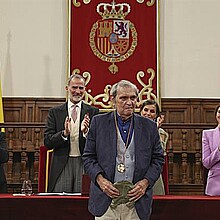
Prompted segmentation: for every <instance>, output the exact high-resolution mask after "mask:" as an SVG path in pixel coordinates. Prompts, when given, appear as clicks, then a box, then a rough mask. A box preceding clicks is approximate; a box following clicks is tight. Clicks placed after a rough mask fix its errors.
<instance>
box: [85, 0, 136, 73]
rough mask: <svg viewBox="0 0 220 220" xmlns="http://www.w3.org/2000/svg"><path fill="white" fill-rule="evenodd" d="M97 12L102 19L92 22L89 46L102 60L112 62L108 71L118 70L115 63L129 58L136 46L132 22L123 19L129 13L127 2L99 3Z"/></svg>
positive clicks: (134, 29) (114, 71) (115, 71)
mask: <svg viewBox="0 0 220 220" xmlns="http://www.w3.org/2000/svg"><path fill="white" fill-rule="evenodd" d="M96 10H97V13H98V14H99V15H101V17H102V19H100V20H98V21H97V22H96V23H95V24H93V26H92V29H91V32H90V38H89V41H90V47H91V49H92V51H93V53H94V54H95V55H96V56H97V57H98V58H99V59H101V60H102V61H105V62H109V63H112V64H111V65H110V66H109V68H108V69H109V71H110V72H111V73H113V74H115V73H117V72H118V66H117V65H116V64H115V63H117V62H121V61H124V60H126V59H127V58H129V57H130V56H131V55H132V54H133V52H134V51H135V48H136V46H137V31H136V28H135V26H134V24H133V23H132V22H131V21H129V20H125V17H126V15H127V14H129V13H130V11H131V7H130V5H129V4H128V3H119V4H116V3H115V1H113V2H112V3H99V4H98V5H97V9H96Z"/></svg>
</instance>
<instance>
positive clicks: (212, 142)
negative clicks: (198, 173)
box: [202, 105, 220, 196]
mask: <svg viewBox="0 0 220 220" xmlns="http://www.w3.org/2000/svg"><path fill="white" fill-rule="evenodd" d="M215 118H216V121H217V123H218V125H217V127H216V128H214V129H209V130H204V131H203V133H202V163H203V166H204V167H205V168H207V169H208V170H209V171H208V177H207V183H206V188H205V194H206V195H209V196H220V105H219V106H217V108H216V110H215Z"/></svg>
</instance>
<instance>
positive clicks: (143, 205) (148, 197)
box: [83, 113, 164, 220]
mask: <svg viewBox="0 0 220 220" xmlns="http://www.w3.org/2000/svg"><path fill="white" fill-rule="evenodd" d="M134 144H135V170H134V178H133V183H134V184H135V183H136V182H138V181H139V180H142V179H143V178H146V179H148V180H149V184H150V185H149V187H148V189H147V190H146V194H145V195H144V196H143V197H142V198H141V199H139V200H138V201H137V202H136V204H135V208H136V210H137V213H138V216H139V217H140V219H145V220H147V219H149V217H150V213H151V205H152V186H153V185H154V183H155V181H156V180H157V179H158V177H159V175H160V173H161V170H162V165H163V163H164V155H163V149H162V147H161V143H160V137H159V134H158V129H157V126H156V124H155V123H154V122H153V121H151V120H149V119H147V118H144V117H141V116H139V115H137V114H134ZM116 156H117V135H116V127H115V123H114V114H113V113H106V114H102V115H97V116H95V117H93V120H92V122H91V125H90V130H89V133H88V136H87V141H86V146H85V150H84V154H83V161H84V168H85V171H86V173H88V175H89V176H90V178H91V180H92V182H91V186H90V199H89V211H90V212H91V213H92V214H93V215H95V216H102V215H103V214H104V213H105V212H106V210H107V209H108V207H109V205H110V203H111V198H110V197H108V196H107V195H106V194H105V193H104V192H102V190H101V189H100V188H99V186H98V184H97V182H96V177H97V175H98V174H99V173H101V174H102V175H103V176H104V177H105V178H106V179H108V180H109V181H111V182H112V183H113V181H114V175H115V164H116Z"/></svg>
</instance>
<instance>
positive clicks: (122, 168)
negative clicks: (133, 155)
mask: <svg viewBox="0 0 220 220" xmlns="http://www.w3.org/2000/svg"><path fill="white" fill-rule="evenodd" d="M118 172H119V173H124V172H125V165H124V164H123V163H120V164H118Z"/></svg>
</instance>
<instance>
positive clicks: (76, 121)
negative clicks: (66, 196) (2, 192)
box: [44, 74, 99, 193]
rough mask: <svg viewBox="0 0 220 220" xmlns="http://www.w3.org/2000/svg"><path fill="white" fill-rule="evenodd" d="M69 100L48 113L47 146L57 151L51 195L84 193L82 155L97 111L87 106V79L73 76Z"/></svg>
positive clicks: (49, 190)
mask: <svg viewBox="0 0 220 220" xmlns="http://www.w3.org/2000/svg"><path fill="white" fill-rule="evenodd" d="M66 90H67V92H68V96H69V98H68V101H67V102H66V103H65V104H62V105H60V106H57V107H54V108H52V109H50V110H49V113H48V120H47V126H46V130H45V134H44V144H45V146H46V147H47V148H48V149H54V152H53V157H52V164H51V169H50V175H49V185H48V192H69V193H72V192H81V185H82V173H83V165H82V157H81V156H82V154H83V150H84V147H85V140H86V139H85V135H86V134H87V132H88V128H89V123H90V119H91V118H92V117H93V116H94V115H95V114H97V113H98V111H99V110H98V109H97V108H95V107H92V106H90V105H87V104H85V103H84V102H83V101H82V98H83V96H84V93H85V80H84V78H83V77H82V76H81V75H78V74H73V75H71V77H70V78H69V79H68V83H67V86H66Z"/></svg>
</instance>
